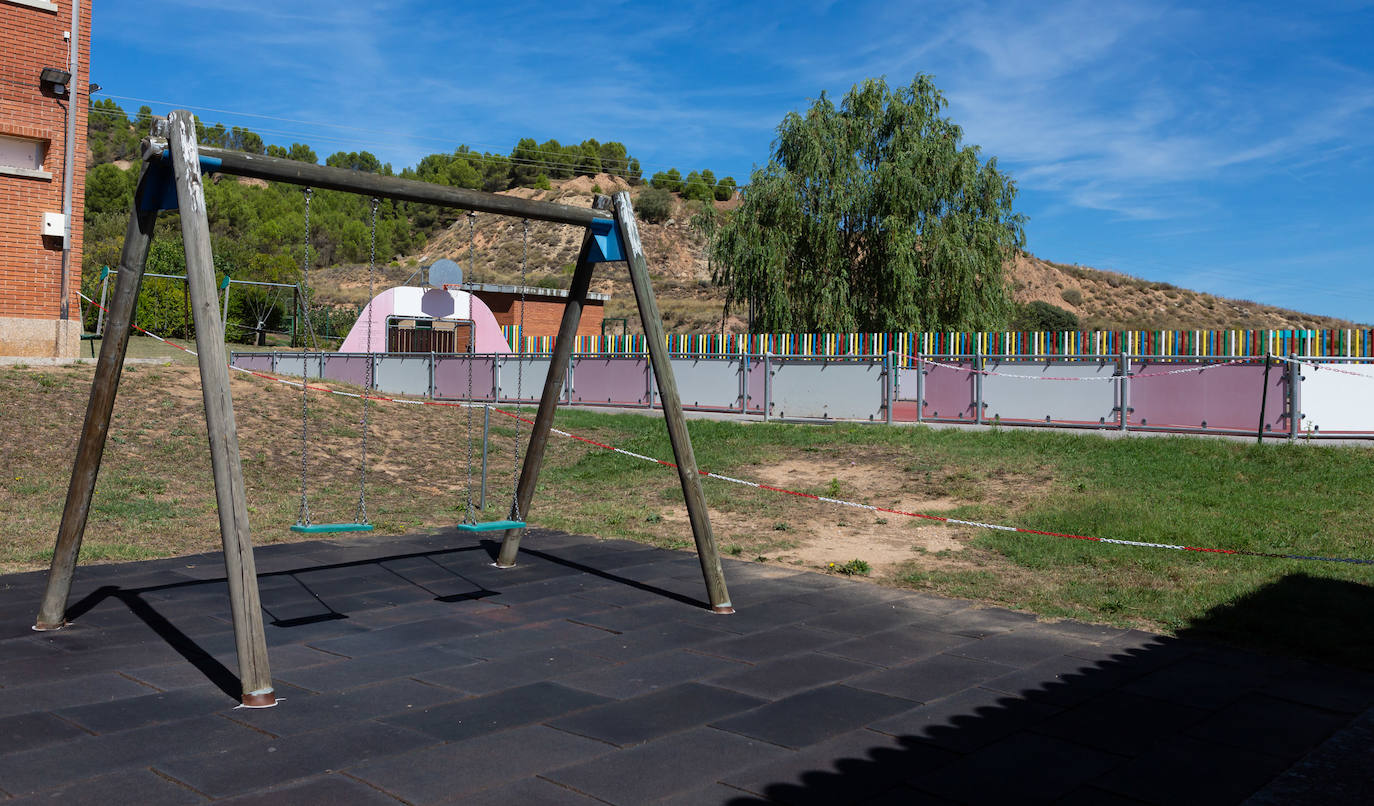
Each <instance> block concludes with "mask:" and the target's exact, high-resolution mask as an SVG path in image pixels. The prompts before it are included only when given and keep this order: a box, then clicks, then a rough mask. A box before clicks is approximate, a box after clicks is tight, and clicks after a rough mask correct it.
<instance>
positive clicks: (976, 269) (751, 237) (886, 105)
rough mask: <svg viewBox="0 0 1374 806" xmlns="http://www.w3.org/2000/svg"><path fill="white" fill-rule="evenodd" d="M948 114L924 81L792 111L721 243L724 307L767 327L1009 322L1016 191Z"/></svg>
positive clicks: (875, 86)
mask: <svg viewBox="0 0 1374 806" xmlns="http://www.w3.org/2000/svg"><path fill="white" fill-rule="evenodd" d="M945 106H946V101H945V98H944V96H943V95H942V94H941V93H940V91H939V90H938V89H937V88H936V87H935V84H934V83H933V81H932V80H931V78H930V77H929V76H926V75H918V76H916V78H915V79H914V80H913V81H912V82H911V84H910V85H908V86H905V87H897V88H890V87H889V86H888V85H887V83H886V82H885V81H883V80H882V79H869V80H867V81H864V82H863V83H861V84H857V85H855V86H854V87H853V88H852V89H851V90H850V91H849V93H848V94H846V95H845V97H844V100H843V101H842V102H841V104H840V105H839V106H838V107H836V106H835V104H834V103H833V102H832V101H831V100H830V98H829V97H828V96H827V95H826V94H825V93H822V94H821V97H820V98H819V99H818V100H816V101H815V102H814V103H813V104H812V105H811V107H810V109H808V110H807V112H806V115H805V117H803V116H802V115H799V114H797V113H795V112H793V113H790V114H788V115H787V117H786V118H784V119H783V121H782V123H781V124H780V125H779V126H778V137H777V140H776V141H775V142H774V151H773V154H772V158H771V159H770V160H769V163H768V165H767V166H765V167H764V168H761V169H759V170H757V171H755V172H754V174H753V176H752V177H751V179H750V185H749V190H748V193H746V194H745V196H744V202H743V204H742V205H741V206H740V208H739V210H738V211H737V212H736V214H735V215H734V216H733V217H732V218H731V219H730V220H729V221H728V222H727V223H726V224H725V225H723V226H722V227H721V228H720V230H719V231H718V233H717V235H716V237H715V238H714V240H713V243H712V263H713V272H712V274H713V279H714V281H715V282H716V283H717V284H719V285H722V286H724V287H725V288H726V289H727V303H726V304H727V306H729V305H733V304H751V305H752V308H753V311H754V329H755V330H760V331H775V332H777V331H830V332H846V331H895V330H921V329H946V328H948V329H958V330H975V329H983V328H994V327H1002V326H1003V325H1005V323H1006V321H1007V317H1008V315H1009V314H1010V312H1011V299H1010V293H1009V291H1008V289H1007V282H1006V278H1005V275H1004V271H1003V264H1004V261H1005V260H1006V259H1007V257H1008V256H1009V255H1010V254H1011V253H1012V252H1013V250H1015V249H1018V248H1020V247H1021V246H1022V245H1023V244H1024V242H1025V236H1024V232H1023V224H1024V221H1025V218H1024V217H1023V216H1022V215H1020V214H1019V213H1016V212H1015V211H1014V210H1013V209H1012V202H1013V201H1014V199H1015V198H1016V185H1015V183H1014V182H1013V181H1012V180H1011V178H1010V177H1009V176H1007V175H1006V174H1004V173H1002V172H1001V171H999V170H998V168H997V160H996V159H995V158H991V159H988V160H987V161H982V160H981V159H980V157H979V150H978V148H977V147H976V146H965V145H962V143H961V140H962V138H963V130H962V129H960V128H959V127H958V126H957V125H955V124H954V123H953V122H952V121H950V120H949V119H948V118H946V117H944V116H943V114H942V113H943V111H944V109H945Z"/></svg>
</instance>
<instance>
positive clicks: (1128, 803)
mask: <svg viewBox="0 0 1374 806" xmlns="http://www.w3.org/2000/svg"><path fill="white" fill-rule="evenodd" d="M1054 803H1055V806H1141V804H1142V803H1145V801H1143V800H1139V799H1138V798H1132V797H1129V796H1127V795H1123V794H1121V793H1119V792H1108V791H1107V790H1105V789H1101V788H1099V787H1096V786H1093V785H1092V784H1085V785H1083V786H1080V787H1077V788H1075V789H1073V790H1071V791H1070V792H1069V793H1068V794H1067V795H1064V796H1063V797H1061V798H1057V799H1056V800H1055V801H1054Z"/></svg>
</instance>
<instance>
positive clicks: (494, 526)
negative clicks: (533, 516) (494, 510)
mask: <svg viewBox="0 0 1374 806" xmlns="http://www.w3.org/2000/svg"><path fill="white" fill-rule="evenodd" d="M455 528H456V529H457V530H458V531H460V532H504V531H506V530H507V529H524V528H525V522H524V521H487V522H486V523H460V524H458V525H457V526H456V527H455Z"/></svg>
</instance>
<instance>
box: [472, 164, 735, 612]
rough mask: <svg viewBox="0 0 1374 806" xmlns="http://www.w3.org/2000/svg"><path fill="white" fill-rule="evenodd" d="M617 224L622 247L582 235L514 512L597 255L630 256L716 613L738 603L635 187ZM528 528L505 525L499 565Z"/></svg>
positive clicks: (534, 463) (524, 495) (537, 459)
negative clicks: (668, 339)
mask: <svg viewBox="0 0 1374 806" xmlns="http://www.w3.org/2000/svg"><path fill="white" fill-rule="evenodd" d="M605 201H606V197H604V196H601V197H598V199H597V202H598V207H599V209H605ZM614 226H615V235H616V238H615V241H616V242H618V250H619V251H618V253H617V254H615V255H608V254H605V252H604V250H603V251H601V253H600V254H597V252H598V250H597V248H596V247H597V244H596V240H597V239H596V237H595V234H594V233H595V230H594V229H592V228H589V229H588V230H587V235H586V237H585V238H584V239H583V241H582V250H581V251H580V252H579V253H578V256H577V267H576V268H575V269H574V271H573V279H572V285H571V286H570V287H569V289H568V300H567V303H566V304H565V306H564V308H563V320H562V322H561V323H560V324H559V327H558V340H557V341H556V342H554V353H553V358H552V359H551V361H550V363H549V374H548V376H547V377H546V378H545V380H544V391H543V394H542V395H541V396H540V398H539V413H538V414H537V415H535V418H534V428H533V429H532V430H531V432H530V442H529V447H528V448H527V449H526V450H525V461H524V464H523V466H522V467H521V469H520V483H519V485H518V486H517V488H516V495H515V501H514V503H513V504H512V507H511V513H510V517H511V519H512V520H524V519H525V518H526V517H527V516H528V512H529V508H530V504H531V502H532V501H533V500H534V489H535V487H536V486H537V485H538V483H539V471H540V469H541V468H542V466H543V460H544V448H545V447H546V445H547V444H548V439H549V432H550V430H551V429H552V428H553V415H554V411H555V410H556V409H557V408H558V398H559V396H560V393H561V391H562V388H563V378H564V373H565V372H566V369H567V366H568V361H569V359H570V358H571V357H572V345H573V342H574V341H575V340H576V339H575V337H576V336H577V324H578V322H579V320H580V319H581V317H582V308H583V306H584V305H585V304H586V299H587V289H588V288H589V287H590V286H591V280H592V269H593V267H594V266H595V265H596V262H598V260H601V261H604V260H624V261H625V262H626V263H628V264H629V269H630V283H631V285H632V286H633V287H634V292H635V303H636V304H637V306H638V308H639V321H640V323H641V324H642V325H643V326H644V339H645V341H647V342H648V343H649V361H650V366H651V367H652V368H653V373H654V379H655V380H656V381H657V382H658V396H659V400H660V402H661V403H662V405H663V419H664V420H665V421H666V422H667V425H668V440H669V442H671V443H672V446H673V458H674V460H675V462H676V464H677V472H678V479H679V480H680V481H681V483H682V497H683V500H684V501H685V502H686V504H687V518H688V520H689V521H690V522H691V525H692V537H693V539H694V540H695V541H696V546H697V558H698V560H699V561H700V562H701V573H702V576H703V577H704V578H705V580H706V593H707V596H708V597H709V599H710V601H711V610H712V611H713V612H716V613H733V612H735V608H734V605H733V604H732V603H731V602H730V593H729V591H728V590H727V589H726V587H725V572H724V570H722V568H721V565H720V554H719V552H717V550H716V540H715V536H714V535H713V534H712V533H711V516H710V512H709V511H708V510H707V508H706V496H705V494H704V493H703V492H702V489H701V474H700V473H699V472H698V471H697V461H696V455H695V453H694V452H693V450H692V439H691V436H690V435H689V434H688V432H687V420H686V418H685V417H683V415H682V400H681V399H680V398H679V396H678V391H677V380H676V378H675V377H674V376H673V366H672V362H671V361H670V360H669V357H668V348H667V345H666V344H665V343H664V341H665V339H664V334H663V317H662V316H661V315H660V314H659V311H658V302H657V301H656V300H655V299H654V289H653V284H652V283H651V282H650V278H649V265H648V261H647V260H646V259H645V257H644V248H643V246H642V245H641V244H640V241H639V228H638V227H637V226H636V225H635V214H634V206H633V205H631V204H630V194H629V193H626V192H624V191H622V192H620V193H617V194H616V195H615V224H614ZM611 248H615V247H611ZM520 335H521V336H523V335H524V334H520ZM523 531H524V530H523V529H510V530H508V531H507V532H506V535H505V539H504V540H502V542H501V552H500V554H499V555H498V557H497V560H496V565H497V566H498V567H500V568H509V567H511V566H513V565H515V559H516V556H517V554H518V552H519V549H520V537H521V534H522V533H523Z"/></svg>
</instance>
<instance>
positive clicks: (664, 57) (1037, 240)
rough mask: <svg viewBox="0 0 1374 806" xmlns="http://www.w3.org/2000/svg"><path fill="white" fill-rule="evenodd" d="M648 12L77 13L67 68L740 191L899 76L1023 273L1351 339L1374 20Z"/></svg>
mask: <svg viewBox="0 0 1374 806" xmlns="http://www.w3.org/2000/svg"><path fill="white" fill-rule="evenodd" d="M662 5H669V4H662ZM671 6H672V7H671V8H662V7H660V4H656V3H633V2H606V1H605V0H603V1H602V2H596V3H586V2H579V0H566V1H565V2H561V3H558V4H552V3H550V4H543V3H522V2H506V3H498V4H487V3H481V2H477V3H462V4H458V3H454V4H446V3H433V2H386V3H383V2H375V3H363V2H349V1H348V0H335V1H334V2H318V1H317V0H297V1H296V2H278V3H275V4H264V3H260V2H245V1H243V0H222V1H221V0H216V1H215V2H209V1H208V0H180V2H175V3H162V2H150V1H149V0H141V1H140V2H131V1H130V0H101V1H100V2H98V3H96V8H95V12H94V20H93V23H94V30H93V40H92V53H91V70H92V73H91V75H92V79H93V80H94V81H96V82H98V83H99V84H101V85H102V87H103V88H104V93H105V94H107V95H109V96H120V97H116V100H117V101H119V102H120V103H121V105H123V106H124V107H125V108H126V109H127V110H128V111H130V112H131V113H132V112H133V111H134V110H135V109H137V107H138V105H139V103H140V102H139V101H135V100H126V99H147V100H148V101H152V102H153V103H150V106H152V107H153V110H154V111H155V112H157V113H160V114H161V113H165V112H166V111H168V110H170V109H172V108H176V107H186V108H191V109H192V110H193V111H196V112H197V113H198V114H200V115H201V116H202V117H203V118H204V119H205V120H206V121H207V122H211V123H213V122H223V123H225V124H226V125H240V126H246V127H248V128H251V129H253V130H254V131H257V132H259V133H260V134H262V135H263V136H264V138H265V139H266V140H267V141H268V142H278V143H282V144H289V143H291V142H292V141H302V142H307V143H309V144H311V145H312V146H313V147H314V148H315V150H316V152H318V153H319V154H320V155H321V157H323V156H324V155H326V154H329V153H332V152H333V151H336V150H350V151H351V150H358V149H366V150H369V151H372V152H373V153H374V154H376V155H377V156H379V157H380V158H382V159H383V160H384V161H389V162H391V163H393V165H395V166H396V167H398V168H399V167H402V166H405V165H410V164H413V163H414V162H415V161H416V160H417V159H418V158H419V157H421V156H423V155H425V154H428V153H431V152H435V151H449V150H452V149H453V148H454V147H455V146H457V145H458V144H460V143H466V144H468V145H470V146H472V147H474V148H478V149H483V150H491V151H500V152H502V153H508V152H509V151H510V149H511V147H512V146H514V144H515V141H516V140H517V139H518V138H520V137H535V138H536V139H538V140H539V141H541V142H542V141H544V140H547V139H549V138H555V139H558V140H560V141H562V142H564V143H567V142H580V141H581V140H583V139H585V138H588V137H594V138H597V139H599V140H619V141H621V142H624V143H625V144H626V145H627V146H628V148H629V150H630V153H631V154H632V155H634V156H636V157H638V158H639V159H640V161H641V162H642V163H643V165H644V168H645V171H646V173H652V172H654V171H657V170H661V169H665V168H669V167H677V168H679V169H681V170H682V171H683V173H684V174H685V173H686V172H687V171H689V170H694V169H700V168H710V169H712V170H713V171H715V173H716V175H717V176H724V175H727V174H728V175H733V176H734V177H736V178H737V179H739V180H740V181H741V182H745V181H747V176H748V175H749V173H750V171H751V170H752V168H753V167H755V166H758V165H762V164H763V163H764V162H765V161H766V160H767V158H768V154H769V148H770V145H771V143H772V140H773V136H774V132H775V128H776V126H777V124H778V122H779V121H780V120H781V119H782V116H783V115H784V114H786V113H787V112H788V111H791V110H802V109H804V108H805V107H806V105H807V104H808V103H809V101H810V99H813V98H815V97H817V96H818V95H819V93H820V92H821V91H822V90H826V91H828V92H830V93H831V94H832V95H833V96H836V97H838V96H841V95H843V93H844V92H845V91H846V90H847V89H848V88H849V87H850V86H852V85H853V84H854V83H855V82H857V81H860V80H862V79H864V78H867V77H874V76H886V77H887V79H888V80H889V82H891V83H897V84H901V83H906V82H908V81H909V80H910V79H911V78H912V77H913V76H914V75H915V74H916V73H918V72H925V73H930V74H932V75H934V76H935V80H936V83H937V84H938V85H939V86H940V87H941V89H942V90H943V91H944V92H945V93H946V95H947V96H948V98H949V101H950V104H949V115H950V116H951V117H952V118H953V119H954V120H955V122H957V123H959V124H960V125H962V126H963V127H964V131H965V136H966V141H967V142H969V143H972V144H977V145H979V146H981V147H982V148H983V151H984V153H985V154H988V155H996V156H997V157H998V159H999V161H1000V163H1001V165H1002V166H1003V167H1004V168H1005V169H1007V170H1008V171H1010V173H1011V174H1012V175H1013V176H1014V177H1015V179H1016V180H1017V183H1018V186H1019V187H1020V190H1021V196H1020V202H1019V205H1018V206H1019V208H1020V210H1021V211H1022V212H1024V213H1026V214H1027V215H1028V216H1029V218H1030V221H1029V224H1028V226H1027V240H1028V247H1029V249H1030V250H1031V251H1032V252H1034V253H1035V254H1037V255H1039V256H1041V257H1044V258H1047V259H1050V260H1055V261H1059V262H1064V263H1080V264H1083V265H1087V266H1095V267H1098V268H1106V269H1114V270H1117V271H1123V272H1126V273H1128V274H1133V275H1136V276H1139V277H1144V278H1146V279H1150V280H1161V281H1167V282H1171V283H1174V284H1176V285H1181V286H1184V287H1188V288H1193V289H1197V290H1201V291H1210V292H1213V293H1218V294H1223V295H1226V296H1233V297H1241V298H1244V299H1253V300H1256V301H1259V302H1266V303H1271V304H1276V305H1283V306H1286V307H1294V308H1298V309H1300V310H1304V311H1309V312H1312V313H1321V314H1328V315H1333V316H1341V317H1345V318H1349V319H1354V320H1356V321H1359V322H1365V323H1369V322H1374V194H1371V192H1370V188H1371V186H1374V46H1371V43H1374V3H1371V2H1361V1H1360V0H1327V1H1326V2H1321V1H1320V0H1318V1H1317V2H1305V3H1293V2H1291V0H1290V2H1283V3H1238V2H1218V3H1207V4H1198V5H1195V6H1188V5H1181V4H1174V3H1167V2H1161V3H1153V2H1151V3H1141V2H1122V3H1117V2H1109V1H1105V0H1091V1H1090V2H1077V1H1073V2H1053V1H1051V0H1043V1H1042V2H1026V3H1018V2H948V3H938V2H909V3H902V2H876V3H867V2H856V3H845V2H804V0H803V1H798V0H794V2H786V3H763V2H755V3H751V2H744V3H740V2H719V3H717V2H679V3H675V4H671ZM245 113H252V114H254V115H261V116H265V117H251V116H249V115H247V114H245ZM306 121H308V122H310V123H306ZM314 123H319V124H327V125H313V124H314Z"/></svg>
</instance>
